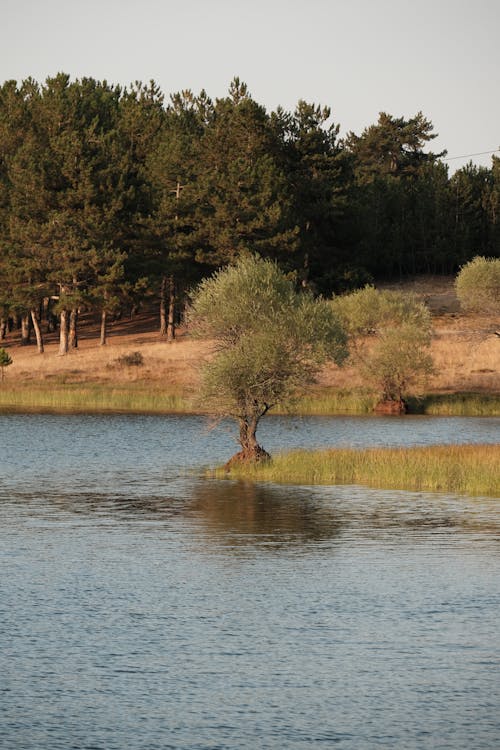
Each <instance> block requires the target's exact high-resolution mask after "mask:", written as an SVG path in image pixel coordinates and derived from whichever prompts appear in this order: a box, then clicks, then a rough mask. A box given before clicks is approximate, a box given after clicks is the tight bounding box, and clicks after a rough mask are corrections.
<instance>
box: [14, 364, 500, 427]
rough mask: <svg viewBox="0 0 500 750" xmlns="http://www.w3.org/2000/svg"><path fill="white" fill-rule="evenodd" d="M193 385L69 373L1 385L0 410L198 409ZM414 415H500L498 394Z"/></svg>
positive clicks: (416, 407) (445, 402)
mask: <svg viewBox="0 0 500 750" xmlns="http://www.w3.org/2000/svg"><path fill="white" fill-rule="evenodd" d="M191 391H192V388H189V387H187V386H185V385H179V384H168V385H166V386H162V385H160V384H159V383H158V381H151V382H149V383H148V382H147V381H146V380H144V379H143V380H137V381H129V382H126V381H117V382H107V383H106V382H91V381H87V382H82V381H79V380H77V381H76V382H72V380H71V375H69V376H67V375H65V374H60V375H57V376H55V377H53V378H52V379H50V380H49V379H46V380H39V381H25V382H23V381H21V382H18V383H14V384H12V383H10V382H8V380H7V379H6V380H5V382H4V383H3V385H2V387H1V388H0V408H4V409H32V410H35V409H39V410H54V411H58V410H73V411H130V412H141V411H143V412H150V413H154V412H157V413H168V412H185V413H194V412H197V411H199V408H197V407H196V405H195V403H194V401H193V399H192V398H191ZM376 401H377V398H376V396H375V395H374V394H373V393H370V392H369V391H367V390H363V389H353V390H352V391H347V390H338V389H336V388H331V387H323V388H314V389H310V390H309V391H308V392H307V393H306V394H304V395H303V396H301V397H299V398H297V399H295V400H294V401H293V402H291V403H289V404H284V405H281V406H279V407H276V408H274V409H273V412H272V413H274V414H284V413H286V414H298V415H302V416H333V415H336V414H352V415H354V414H358V415H359V414H371V413H372V412H373V408H374V406H375V403H376ZM409 411H410V413H412V414H429V415H441V416H469V417H474V416H476V417H478V416H500V395H495V394H480V393H446V394H431V395H428V396H424V397H422V398H421V399H411V400H410V402H409Z"/></svg>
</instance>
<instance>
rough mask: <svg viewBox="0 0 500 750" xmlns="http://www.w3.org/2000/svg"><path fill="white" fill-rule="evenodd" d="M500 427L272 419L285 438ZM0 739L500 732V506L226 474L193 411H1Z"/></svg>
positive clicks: (67, 744)
mask: <svg viewBox="0 0 500 750" xmlns="http://www.w3.org/2000/svg"><path fill="white" fill-rule="evenodd" d="M499 426H500V420H496V419H493V420H488V419H469V418H468V419H449V418H434V419H432V418H421V417H416V418H409V419H408V418H407V419H393V418H378V419H366V418H345V419H338V418H337V419H323V418H321V419H297V418H276V419H270V420H268V423H267V425H263V430H262V441H263V443H264V445H265V447H266V448H267V449H268V450H276V449H279V448H281V447H285V446H290V445H292V446H303V445H310V446H323V445H333V444H338V445H340V444H341V445H360V446H362V445H377V444H380V443H381V442H382V443H383V444H386V445H401V444H418V445H424V444H431V443H435V442H437V443H446V442H448V443H450V442H458V441H462V442H493V441H495V440H497V439H498V429H499ZM0 435H1V438H0V439H1V441H2V445H1V456H2V480H1V485H0V487H1V488H0V549H1V561H2V571H1V576H0V623H1V631H0V646H1V649H0V675H1V676H0V727H1V728H2V730H1V733H0V747H5V748H8V749H9V750H10V749H11V748H15V749H17V748H36V749H37V750H39V749H41V750H45V749H47V750H49V749H50V750H59V749H61V750H62V749H63V748H64V750H66V749H67V748H89V749H90V748H98V749H99V750H115V749H116V750H121V749H122V748H132V749H133V750H135V749H136V748H137V749H139V748H141V749H142V748H145V749H146V748H147V749H148V750H156V749H158V750H160V748H161V749H162V750H163V749H164V748H204V749H205V748H206V749H208V748H231V749H232V748H273V749H274V748H276V749H278V748H280V749H281V748H310V747H312V746H314V745H316V744H318V745H319V746H323V747H335V748H337V747H338V748H352V749H353V750H365V749H366V750H368V749H370V748H376V747H380V748H398V750H399V749H400V748H453V750H456V749H457V748H467V749H468V750H473V749H474V748H477V749H479V748H492V749H493V748H497V747H498V746H499V738H500V719H499V718H498V717H499V716H500V677H499V674H500V671H499V668H500V638H499V635H498V632H499V631H498V622H499V620H500V617H499V616H500V513H499V510H498V508H499V505H498V500H495V499H492V498H466V497H457V496H447V495H443V494H440V495H437V494H425V493H407V492H384V491H379V490H368V489H366V488H361V487H294V486H291V487H280V486H276V485H258V484H257V485H255V484H251V483H245V482H232V481H222V482H217V481H209V480H205V479H203V478H201V477H200V470H201V467H203V466H204V465H208V464H215V463H220V462H222V461H224V460H226V459H227V458H228V456H229V455H231V453H232V452H233V450H235V444H234V439H233V436H232V434H231V433H230V432H229V431H228V429H221V430H218V431H217V432H215V433H207V432H206V429H205V423H204V421H203V420H201V419H200V418H197V417H158V416H155V417H139V416H110V417H105V416H102V415H101V416H88V417H84V416H78V417H72V416H60V415H59V416H47V415H45V416H43V415H6V416H0Z"/></svg>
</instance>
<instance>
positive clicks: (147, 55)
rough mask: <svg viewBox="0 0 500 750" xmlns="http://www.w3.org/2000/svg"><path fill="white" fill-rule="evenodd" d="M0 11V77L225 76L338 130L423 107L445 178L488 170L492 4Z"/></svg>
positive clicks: (151, 3) (210, 3) (494, 111)
mask: <svg viewBox="0 0 500 750" xmlns="http://www.w3.org/2000/svg"><path fill="white" fill-rule="evenodd" d="M0 11H1V14H0V82H3V81H6V80H8V79H15V80H17V81H19V82H20V81H21V80H23V79H25V78H27V77H29V76H31V77H32V78H34V79H35V80H37V81H39V82H43V81H44V80H45V79H46V78H47V77H48V76H52V75H55V74H56V73H58V72H61V71H64V72H65V73H68V74H70V75H71V77H72V78H73V79H74V78H82V77H85V76H89V77H93V78H96V79H98V80H104V79H105V80H107V81H108V82H110V83H114V84H122V85H128V84H130V83H131V82H133V81H137V80H140V81H143V82H147V81H149V80H151V79H153V80H155V81H156V83H157V84H159V86H160V87H161V89H162V91H163V92H164V94H165V95H166V96H167V97H168V96H169V95H170V94H172V93H175V92H177V91H180V90H182V89H191V90H192V91H193V92H194V93H198V92H199V91H200V90H201V89H205V90H206V92H207V93H208V95H209V96H210V97H212V98H213V99H215V98H217V97H222V96H225V95H226V93H227V90H228V87H229V84H230V82H231V80H232V79H233V78H234V77H235V76H238V77H239V78H240V80H242V81H244V82H245V83H246V84H247V85H248V88H249V90H250V92H251V94H252V96H253V98H254V99H255V100H256V101H257V102H259V103H260V104H263V105H264V106H265V107H266V108H267V109H268V111H272V110H274V109H276V108H277V107H278V106H279V105H281V106H282V107H284V108H285V109H286V110H293V109H295V106H296V104H297V102H298V101H299V100H300V99H305V100H306V101H308V102H314V103H316V104H322V105H327V106H329V107H330V108H331V110H332V121H333V122H335V123H336V124H339V125H340V132H341V135H343V134H345V133H347V132H349V131H353V132H355V133H356V134H358V135H359V134H361V132H362V131H363V129H364V128H366V127H369V126H370V125H371V124H373V123H375V122H376V121H377V119H378V115H379V112H387V113H389V114H391V115H393V116H396V117H401V116H402V117H405V118H409V117H412V116H413V115H415V114H416V113H417V112H419V111H422V112H423V114H424V115H425V116H426V117H427V118H428V119H429V120H431V121H432V123H433V124H434V131H435V132H436V133H438V134H439V135H438V137H437V138H436V139H435V140H434V141H433V143H432V146H431V148H432V150H433V151H434V152H437V151H441V150H443V149H447V151H448V158H449V161H448V164H449V167H450V173H452V172H453V171H455V169H458V168H460V167H461V166H463V165H464V164H465V163H467V162H468V161H469V160H472V161H473V162H474V163H475V164H478V165H484V166H490V165H491V153H483V154H481V152H491V151H493V150H495V149H497V150H498V149H500V96H499V95H498V87H499V79H500V42H499V33H498V31H499V29H500V0H419V2H414V0H412V1H411V2H410V1H409V0H300V1H299V0H85V1H84V0H0ZM471 154H478V155H474V156H469V155H471ZM497 154H498V155H500V151H498V152H497ZM454 157H465V158H454Z"/></svg>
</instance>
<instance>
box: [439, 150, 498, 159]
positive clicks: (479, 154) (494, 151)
mask: <svg viewBox="0 0 500 750" xmlns="http://www.w3.org/2000/svg"><path fill="white" fill-rule="evenodd" d="M498 152H500V148H494V149H492V150H491V151H477V152H476V153H475V154H462V156H447V157H446V159H443V161H453V159H468V158H469V156H484V155H485V154H497V153H498Z"/></svg>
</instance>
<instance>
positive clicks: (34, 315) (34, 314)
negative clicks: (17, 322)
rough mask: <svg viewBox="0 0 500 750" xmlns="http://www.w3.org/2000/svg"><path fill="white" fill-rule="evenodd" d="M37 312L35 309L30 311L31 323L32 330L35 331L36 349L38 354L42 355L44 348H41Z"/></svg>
mask: <svg viewBox="0 0 500 750" xmlns="http://www.w3.org/2000/svg"><path fill="white" fill-rule="evenodd" d="M38 316H39V312H38V311H37V309H36V308H32V309H31V320H32V321H33V329H34V331H35V336H36V346H37V349H38V354H43V351H44V347H43V336H42V329H41V328H40V320H39V317H38Z"/></svg>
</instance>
